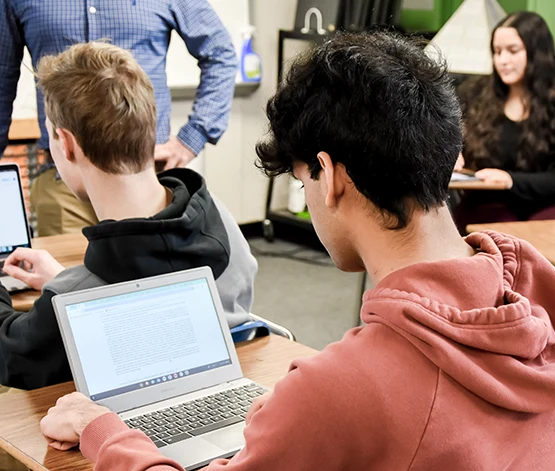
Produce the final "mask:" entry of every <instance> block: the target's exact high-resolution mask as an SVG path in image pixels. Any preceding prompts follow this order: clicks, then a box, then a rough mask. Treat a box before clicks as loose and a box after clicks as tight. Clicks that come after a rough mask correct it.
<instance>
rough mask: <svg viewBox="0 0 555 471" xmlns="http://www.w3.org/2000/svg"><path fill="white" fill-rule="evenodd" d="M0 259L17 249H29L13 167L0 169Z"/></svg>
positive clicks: (16, 176) (24, 219) (25, 224)
mask: <svg viewBox="0 0 555 471" xmlns="http://www.w3.org/2000/svg"><path fill="white" fill-rule="evenodd" d="M0 201H1V202H2V203H1V204H0V221H1V223H0V257H2V256H5V255H8V254H10V253H11V252H13V251H14V250H15V249H16V248H17V247H30V246H31V244H30V241H29V232H28V230H27V215H26V214H25V205H24V201H23V196H22V192H21V187H20V181H19V175H18V172H17V170H16V168H15V167H14V166H10V167H5V168H1V167H0Z"/></svg>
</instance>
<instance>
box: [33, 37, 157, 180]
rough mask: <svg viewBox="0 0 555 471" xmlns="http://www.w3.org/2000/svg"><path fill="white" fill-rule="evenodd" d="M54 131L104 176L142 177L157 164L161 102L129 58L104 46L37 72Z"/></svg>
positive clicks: (82, 49) (60, 58) (46, 63)
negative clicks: (66, 134)
mask: <svg viewBox="0 0 555 471" xmlns="http://www.w3.org/2000/svg"><path fill="white" fill-rule="evenodd" d="M37 77H38V84H39V86H40V87H41V88H42V90H43V92H44V100H45V108H46V115H47V116H48V118H49V119H50V121H51V122H52V125H53V127H54V129H57V128H63V129H67V130H68V131H70V132H71V133H72V134H73V135H74V136H75V138H76V140H77V142H78V144H79V146H80V147H81V149H82V150H83V153H84V154H85V156H86V157H87V158H88V159H89V160H90V161H91V163H92V164H93V165H95V166H96V167H97V168H99V169H100V170H102V171H104V172H107V173H113V174H120V173H137V172H140V171H142V170H144V169H145V168H147V167H148V165H153V164H154V146H155V145H156V102H155V98H154V89H153V87H152V83H151V81H150V79H149V78H148V76H147V74H146V73H145V71H144V70H143V69H141V67H140V66H139V64H138V63H137V61H135V59H134V58H133V56H132V55H131V53H130V52H128V51H125V50H123V49H120V48H119V47H116V46H113V45H111V44H106V43H102V42H92V43H84V44H76V45H75V46H72V47H70V48H69V49H67V50H66V51H64V52H62V53H61V54H58V55H56V56H46V57H43V58H42V59H41V61H40V63H39V65H38V70H37Z"/></svg>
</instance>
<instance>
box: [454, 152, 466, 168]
mask: <svg viewBox="0 0 555 471" xmlns="http://www.w3.org/2000/svg"><path fill="white" fill-rule="evenodd" d="M463 168H464V157H463V155H462V153H461V154H459V158H458V159H457V163H456V164H455V172H460V171H461V170H462V169H463Z"/></svg>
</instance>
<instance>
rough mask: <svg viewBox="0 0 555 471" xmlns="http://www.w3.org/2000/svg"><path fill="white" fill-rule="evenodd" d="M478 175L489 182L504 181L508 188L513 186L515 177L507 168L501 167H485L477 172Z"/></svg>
mask: <svg viewBox="0 0 555 471" xmlns="http://www.w3.org/2000/svg"><path fill="white" fill-rule="evenodd" d="M475 175H476V177H477V178H479V179H480V180H483V181H485V182H488V183H503V184H504V186H505V187H506V188H507V189H510V188H512V187H513V178H512V177H511V175H510V174H509V173H507V172H505V170H501V169H499V168H484V169H482V170H478V171H477V172H476V174H475Z"/></svg>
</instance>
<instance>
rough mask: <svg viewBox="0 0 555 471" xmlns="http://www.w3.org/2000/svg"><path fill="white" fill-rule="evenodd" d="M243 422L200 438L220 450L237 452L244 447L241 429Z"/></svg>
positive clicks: (243, 426) (243, 425)
mask: <svg viewBox="0 0 555 471" xmlns="http://www.w3.org/2000/svg"><path fill="white" fill-rule="evenodd" d="M244 428H245V422H241V423H239V424H235V425H231V426H229V427H225V428H223V429H221V430H216V431H214V432H210V433H207V434H206V435H202V438H204V439H205V440H207V441H209V442H210V443H213V444H214V445H216V446H217V447H218V448H221V449H222V450H239V449H240V448H243V446H244V445H245V437H244V436H243V429H244Z"/></svg>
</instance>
